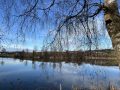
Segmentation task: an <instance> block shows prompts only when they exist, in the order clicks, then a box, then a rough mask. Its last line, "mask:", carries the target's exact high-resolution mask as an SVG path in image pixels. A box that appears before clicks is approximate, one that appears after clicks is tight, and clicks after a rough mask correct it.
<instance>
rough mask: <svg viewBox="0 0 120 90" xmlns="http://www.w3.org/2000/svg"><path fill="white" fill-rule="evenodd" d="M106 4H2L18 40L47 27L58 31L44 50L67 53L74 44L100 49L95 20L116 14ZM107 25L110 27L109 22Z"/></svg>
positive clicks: (81, 0) (4, 0) (73, 0)
mask: <svg viewBox="0 0 120 90" xmlns="http://www.w3.org/2000/svg"><path fill="white" fill-rule="evenodd" d="M107 1H108V2H110V1H111V0H105V3H104V1H101V0H96V1H95V0H49V1H48V0H9V1H8V0H1V1H0V6H1V7H0V11H1V13H2V14H1V15H3V16H4V17H3V20H5V21H7V22H5V24H6V23H7V27H11V26H12V25H14V26H16V27H17V28H18V30H17V34H18V36H20V35H22V36H23V37H25V34H26V33H30V32H32V31H35V30H38V28H40V27H41V26H43V25H44V24H46V25H48V24H50V25H52V26H53V27H55V28H54V29H53V30H51V31H50V32H49V34H48V38H47V39H46V40H45V42H44V43H45V44H44V50H46V49H48V50H59V51H62V50H64V49H67V50H68V49H69V48H70V49H71V48H73V46H71V44H72V45H75V47H77V48H79V47H84V48H86V47H87V48H88V49H90V50H91V49H92V48H93V47H98V45H99V44H98V43H99V39H98V37H99V35H98V31H97V28H96V27H97V25H96V22H95V21H96V16H97V15H98V14H100V12H101V11H104V13H105V14H106V11H107V12H109V11H111V10H113V9H112V8H111V7H108V6H107V5H106V2H107ZM112 1H113V2H115V3H116V1H117V0H112ZM115 5H116V7H117V4H115ZM109 9H110V10H109ZM115 10H118V9H117V8H115ZM117 16H118V17H119V15H118V13H117ZM105 22H106V25H107V23H108V21H105ZM107 29H109V28H108V25H107ZM110 36H111V34H110ZM111 37H112V36H111ZM112 40H113V39H112ZM113 47H114V45H113ZM73 49H74V48H73Z"/></svg>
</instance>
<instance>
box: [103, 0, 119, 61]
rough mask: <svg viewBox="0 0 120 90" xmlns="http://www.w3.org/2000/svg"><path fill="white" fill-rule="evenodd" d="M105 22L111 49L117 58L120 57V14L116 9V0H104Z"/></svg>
mask: <svg viewBox="0 0 120 90" xmlns="http://www.w3.org/2000/svg"><path fill="white" fill-rule="evenodd" d="M104 6H105V8H104V12H105V15H104V17H105V22H106V27H107V30H108V33H109V35H110V38H111V41H112V46H113V49H114V50H115V52H116V55H117V58H119V59H120V57H118V56H120V55H118V54H119V51H120V16H119V11H118V5H117V0H105V5H104Z"/></svg>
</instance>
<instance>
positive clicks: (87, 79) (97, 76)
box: [0, 58, 120, 90]
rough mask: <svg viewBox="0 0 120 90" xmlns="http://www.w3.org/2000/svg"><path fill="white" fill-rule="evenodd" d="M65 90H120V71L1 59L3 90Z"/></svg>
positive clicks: (110, 67)
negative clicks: (109, 89)
mask: <svg viewBox="0 0 120 90" xmlns="http://www.w3.org/2000/svg"><path fill="white" fill-rule="evenodd" d="M60 85H61V86H62V89H63V90H72V89H73V88H79V89H84V90H92V89H98V88H101V89H102V90H106V89H108V88H109V86H110V85H113V86H114V87H116V89H117V90H120V69H119V67H117V66H99V65H91V64H84V63H83V64H81V65H78V64H75V63H65V62H61V63H51V62H47V63H46V62H33V61H29V60H27V61H25V60H24V61H22V60H19V59H16V60H15V59H7V58H4V59H2V58H1V59H0V90H59V89H60Z"/></svg>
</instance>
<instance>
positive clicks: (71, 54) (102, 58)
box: [0, 49, 119, 65]
mask: <svg viewBox="0 0 120 90" xmlns="http://www.w3.org/2000/svg"><path fill="white" fill-rule="evenodd" d="M0 57H3V58H17V59H21V60H33V61H44V62H62V61H65V62H73V63H79V64H80V63H82V62H89V63H92V64H99V65H118V62H119V60H118V59H116V57H115V53H114V51H113V50H110V49H107V50H93V51H84V52H83V51H66V52H47V51H46V52H35V51H33V52H25V51H19V52H18V51H17V52H0Z"/></svg>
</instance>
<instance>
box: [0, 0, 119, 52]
mask: <svg viewBox="0 0 120 90" xmlns="http://www.w3.org/2000/svg"><path fill="white" fill-rule="evenodd" d="M118 2H120V0H118ZM0 20H1V17H0ZM96 20H97V23H98V30H99V31H100V33H101V34H102V35H101V36H99V38H100V39H101V41H100V45H99V48H100V49H106V48H112V45H111V40H110V38H109V35H108V33H107V31H106V30H101V27H102V26H101V25H100V23H101V21H103V20H104V19H103V14H99V15H98V16H97V19H96ZM0 29H1V30H0V34H2V33H4V37H3V40H1V46H3V47H5V48H6V49H7V50H9V51H14V50H22V49H29V50H33V49H34V48H35V47H37V49H38V50H41V49H42V46H43V40H44V39H45V37H46V36H47V33H48V31H49V30H50V29H53V28H52V25H48V26H45V28H38V30H37V31H36V32H34V33H33V32H30V33H28V34H26V35H25V42H24V41H23V39H22V38H18V39H16V30H15V29H16V28H15V27H14V28H13V29H14V30H12V31H10V32H7V29H6V28H5V27H4V25H3V24H2V22H1V23H0ZM39 29H41V30H39ZM1 31H2V32H1ZM103 31H104V35H103ZM71 50H73V49H72V47H71Z"/></svg>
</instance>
